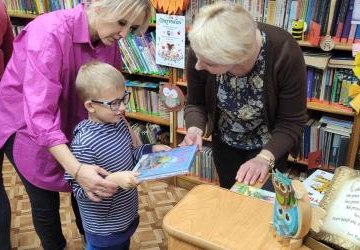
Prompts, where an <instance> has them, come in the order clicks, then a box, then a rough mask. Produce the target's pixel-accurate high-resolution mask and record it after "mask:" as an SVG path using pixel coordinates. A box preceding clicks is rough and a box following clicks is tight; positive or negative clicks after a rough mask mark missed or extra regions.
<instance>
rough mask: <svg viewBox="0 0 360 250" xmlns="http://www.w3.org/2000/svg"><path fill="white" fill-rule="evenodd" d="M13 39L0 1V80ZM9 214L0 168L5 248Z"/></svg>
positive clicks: (0, 159) (0, 216) (1, 155)
mask: <svg viewBox="0 0 360 250" xmlns="http://www.w3.org/2000/svg"><path fill="white" fill-rule="evenodd" d="M13 40H14V35H13V31H12V27H11V22H10V18H9V16H8V14H7V13H6V6H5V4H4V3H3V2H2V1H0V80H1V77H2V75H3V73H4V69H5V67H6V64H7V63H8V61H9V59H10V56H11V53H12V51H13ZM3 160H4V152H3V150H2V149H0V165H2V162H3ZM1 197H3V199H1ZM10 216H11V214H10V203H9V200H8V198H7V195H6V192H5V188H4V184H3V178H2V171H1V168H0V225H1V226H2V225H3V227H2V228H3V229H4V230H3V232H2V236H1V237H0V249H2V248H3V247H4V248H5V249H9V248H10V241H9V240H6V242H3V240H2V239H10V220H9V218H10Z"/></svg>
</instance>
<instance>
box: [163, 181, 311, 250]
mask: <svg viewBox="0 0 360 250" xmlns="http://www.w3.org/2000/svg"><path fill="white" fill-rule="evenodd" d="M271 218H272V204H270V203H267V202H265V201H262V200H257V199H255V198H252V197H247V196H242V195H239V194H237V193H234V192H231V191H229V190H226V189H223V188H220V187H217V186H214V185H207V184H204V185H199V186H196V187H194V188H193V189H192V190H191V191H189V193H188V194H187V195H186V196H185V197H184V198H183V199H182V200H181V201H180V202H179V203H178V204H177V205H176V206H175V207H174V208H173V209H172V210H171V211H170V212H169V213H168V214H167V215H165V217H164V220H163V228H164V230H165V231H166V232H167V234H168V246H169V249H176V250H177V249H181V250H190V249H191V250H196V249H216V250H219V249H246V250H250V249H287V248H286V247H284V245H286V243H285V244H281V243H280V242H279V241H278V239H276V238H275V235H274V233H273V231H272V227H271V225H270V222H271ZM302 249H309V248H307V247H303V248H302Z"/></svg>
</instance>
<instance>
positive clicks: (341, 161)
mask: <svg viewBox="0 0 360 250" xmlns="http://www.w3.org/2000/svg"><path fill="white" fill-rule="evenodd" d="M245 2H246V1H245ZM255 2H256V6H258V7H259V8H252V7H251V5H248V4H246V3H244V7H245V8H247V10H248V11H249V12H250V13H251V14H252V15H253V16H254V18H255V20H256V21H259V22H265V23H269V24H272V25H275V26H278V27H281V28H283V29H285V30H287V31H289V32H290V33H291V32H292V21H293V20H305V22H306V23H307V24H308V25H307V26H308V30H307V31H306V32H304V33H303V34H302V36H301V40H298V43H299V45H300V47H301V48H302V49H303V51H304V57H307V58H305V61H306V62H308V61H307V59H309V58H310V61H312V62H313V64H311V63H310V65H308V64H307V65H308V66H307V71H308V72H307V85H308V86H307V92H308V93H307V97H308V102H307V109H308V113H309V121H308V123H307V125H306V127H305V129H304V134H303V140H302V143H301V153H300V157H299V158H298V159H293V158H292V157H289V161H290V162H295V163H298V164H301V165H306V166H308V167H309V168H321V169H325V170H328V171H334V170H335V169H336V168H337V167H338V166H341V165H347V166H349V167H352V168H353V167H354V164H355V158H356V154H357V151H358V147H359V138H360V124H359V123H360V122H359V121H360V119H359V118H360V116H359V115H357V114H356V113H355V112H354V110H353V109H352V108H351V107H350V101H351V97H349V95H348V93H349V91H348V90H349V86H350V85H351V84H359V80H358V79H357V78H356V77H355V76H354V74H353V73H352V68H353V65H354V64H353V63H354V62H353V60H354V59H353V58H352V55H351V50H352V44H353V42H360V25H358V24H352V23H351V17H352V10H353V7H354V2H353V1H349V0H344V1H335V0H331V1H309V4H300V1H299V2H298V1H280V0H277V1H264V0H256V1H255ZM203 5H206V3H205V2H203V1H196V0H195V1H191V2H190V6H189V8H188V10H187V11H186V13H185V16H186V22H187V23H188V24H191V23H192V21H193V17H194V13H196V11H197V10H198V9H199V8H201V7H202V6H203ZM319 14H320V15H319ZM316 24H318V25H319V27H320V28H319V29H316ZM309 30H310V31H311V32H309ZM326 35H327V36H330V37H331V38H332V41H333V42H334V45H333V47H332V48H331V51H329V52H324V51H322V50H321V46H320V41H321V39H323V38H324V37H325V36H326ZM309 51H310V53H309V54H311V55H310V57H308V54H306V53H308V52H309ZM318 57H320V58H318ZM175 78H176V81H175V84H176V85H177V86H179V87H180V88H182V89H184V91H185V92H186V87H187V82H186V74H185V73H184V72H183V71H182V70H176V72H175ZM174 119H175V120H176V121H175V122H174V123H175V124H176V126H175V129H176V134H177V135H179V136H175V137H179V139H180V140H179V142H180V141H181V139H182V137H183V135H184V134H185V124H184V121H183V112H178V113H177V115H176V116H174ZM176 139H177V138H176ZM176 179H177V182H178V183H179V184H184V186H191V184H194V183H203V182H204V180H205V179H204V178H199V177H194V176H183V177H177V178H176ZM185 181H187V183H185ZM205 181H206V180H205ZM189 183H190V184H189Z"/></svg>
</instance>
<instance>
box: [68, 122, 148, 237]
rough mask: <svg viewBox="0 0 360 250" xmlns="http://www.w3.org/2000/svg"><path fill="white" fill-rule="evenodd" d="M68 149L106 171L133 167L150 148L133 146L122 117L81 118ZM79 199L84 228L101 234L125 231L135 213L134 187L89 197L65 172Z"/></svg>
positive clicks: (135, 194)
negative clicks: (112, 121) (100, 120)
mask: <svg viewBox="0 0 360 250" xmlns="http://www.w3.org/2000/svg"><path fill="white" fill-rule="evenodd" d="M71 150H72V152H73V154H74V155H75V157H76V158H77V159H78V160H79V161H80V162H81V163H86V164H95V165H98V166H100V167H102V168H104V169H105V170H107V171H109V172H112V173H113V172H117V171H127V170H132V169H133V168H134V166H135V164H136V162H137V161H138V160H139V159H140V157H141V156H142V154H146V153H150V152H151V151H152V145H151V144H145V145H142V146H140V147H138V148H133V146H132V141H131V136H130V132H129V130H128V126H127V125H126V123H125V122H124V120H120V121H119V122H118V123H116V124H110V123H108V124H101V123H96V122H93V121H90V120H84V121H82V122H80V123H79V124H78V125H77V126H76V128H75V130H74V139H73V141H72V143H71ZM65 179H66V180H67V181H68V182H69V184H70V185H71V188H72V191H73V193H74V195H75V198H76V199H77V201H78V204H79V209H80V214H81V219H82V221H83V226H84V230H85V231H86V232H90V233H93V234H97V235H100V236H106V235H110V234H112V233H115V232H122V231H125V230H126V229H127V228H128V227H129V225H130V224H131V223H132V222H133V221H134V220H135V219H136V217H137V216H138V194H137V189H136V188H133V189H130V190H123V189H121V188H119V190H118V192H117V193H115V194H114V195H113V196H112V197H109V198H104V199H102V201H100V202H94V201H91V200H90V199H89V198H88V197H87V195H86V193H85V191H84V189H83V188H82V187H81V186H80V185H79V184H78V183H77V182H76V181H75V180H74V178H73V177H72V176H71V175H69V174H68V173H66V174H65Z"/></svg>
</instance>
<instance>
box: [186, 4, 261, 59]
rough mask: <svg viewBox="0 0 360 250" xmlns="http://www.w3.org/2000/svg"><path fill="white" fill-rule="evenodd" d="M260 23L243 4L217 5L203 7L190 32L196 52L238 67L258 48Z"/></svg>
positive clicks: (190, 38)
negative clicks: (257, 34) (258, 27)
mask: <svg viewBox="0 0 360 250" xmlns="http://www.w3.org/2000/svg"><path fill="white" fill-rule="evenodd" d="M256 29H257V24H256V22H255V21H254V19H253V17H252V16H251V15H250V13H249V12H247V11H246V10H245V9H244V8H243V7H241V5H239V4H235V3H229V2H218V3H215V4H212V5H207V6H204V7H202V8H201V9H200V11H199V14H198V16H196V18H195V21H194V23H193V25H192V27H191V29H190V32H189V40H190V45H191V47H192V49H193V50H194V52H195V53H196V54H198V55H201V56H203V57H204V58H206V59H208V60H210V61H212V62H214V63H216V64H221V65H230V64H239V63H243V62H244V61H246V60H247V59H248V57H249V56H250V55H252V53H254V51H255V49H256Z"/></svg>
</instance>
